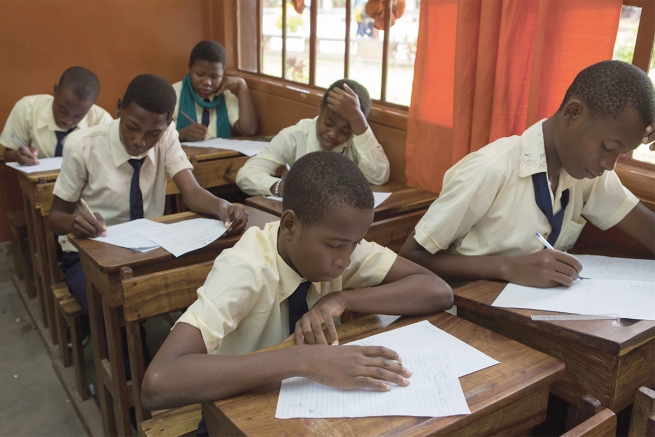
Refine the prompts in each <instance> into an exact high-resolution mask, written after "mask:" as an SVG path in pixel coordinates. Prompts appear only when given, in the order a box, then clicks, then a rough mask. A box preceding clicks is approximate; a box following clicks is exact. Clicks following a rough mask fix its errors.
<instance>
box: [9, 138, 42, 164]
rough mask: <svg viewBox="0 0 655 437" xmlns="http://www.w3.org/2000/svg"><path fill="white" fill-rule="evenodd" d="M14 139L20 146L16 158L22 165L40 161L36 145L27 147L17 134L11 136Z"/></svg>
mask: <svg viewBox="0 0 655 437" xmlns="http://www.w3.org/2000/svg"><path fill="white" fill-rule="evenodd" d="M11 139H12V141H13V142H14V144H15V145H16V146H17V147H18V148H17V149H16V160H17V161H18V163H19V164H20V165H36V164H38V163H39V160H38V158H39V152H38V150H36V149H35V148H34V147H27V146H26V145H25V144H24V143H23V142H22V141H21V140H20V139H19V138H18V137H17V136H16V135H13V134H12V136H11Z"/></svg>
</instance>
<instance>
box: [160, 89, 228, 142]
mask: <svg viewBox="0 0 655 437" xmlns="http://www.w3.org/2000/svg"><path fill="white" fill-rule="evenodd" d="M182 82H183V81H179V82H177V83H174V84H173V89H174V90H175V95H176V96H177V102H176V103H175V112H173V123H174V124H175V125H177V121H178V119H180V117H181V118H185V117H184V116H183V115H182V114H180V94H181V93H182ZM222 95H223V96H224V98H225V105H226V107H227V119H228V121H229V124H230V127H233V126H234V123H236V122H237V121H239V98H238V97H237V96H235V95H234V94H233V93H232V92H231V91H230V90H225V92H223V93H222ZM217 98H219V96H211V97H209V98H208V99H209V101H210V102H213V101H214V99H217ZM194 107H195V114H187V115H189V116H195V119H196V122H197V123H202V117H203V110H204V109H203V108H202V107H201V106H200V105H198V104H197V103H194ZM208 112H209V120H208V125H207V134H206V135H205V138H204V139H205V140H210V139H212V138H218V133H217V127H216V126H217V110H216V109H214V108H212V109H208ZM185 113H186V111H185ZM221 138H223V136H221Z"/></svg>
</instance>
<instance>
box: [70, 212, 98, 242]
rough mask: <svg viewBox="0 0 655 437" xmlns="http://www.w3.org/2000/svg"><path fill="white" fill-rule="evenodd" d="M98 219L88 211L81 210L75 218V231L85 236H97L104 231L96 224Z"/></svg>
mask: <svg viewBox="0 0 655 437" xmlns="http://www.w3.org/2000/svg"><path fill="white" fill-rule="evenodd" d="M97 223H98V222H97V220H96V219H95V217H94V216H93V215H91V214H90V213H88V212H86V211H80V212H78V213H77V214H75V217H74V219H73V233H74V234H76V235H79V236H84V237H97V236H98V235H100V233H101V232H102V231H101V230H98V229H97V228H96V226H95V224H97Z"/></svg>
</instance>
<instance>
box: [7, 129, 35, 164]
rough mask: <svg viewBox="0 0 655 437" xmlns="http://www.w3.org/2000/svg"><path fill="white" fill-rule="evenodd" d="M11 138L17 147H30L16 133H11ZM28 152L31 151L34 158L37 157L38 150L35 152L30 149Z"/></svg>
mask: <svg viewBox="0 0 655 437" xmlns="http://www.w3.org/2000/svg"><path fill="white" fill-rule="evenodd" d="M11 139H12V141H13V142H14V144H15V145H17V146H18V147H25V148H26V149H27V150H29V149H30V148H29V147H27V146H26V145H25V144H24V143H23V142H22V141H21V140H20V138H18V137H17V136H16V135H14V134H11ZM30 152H31V153H32V155H34V158H38V155H39V152H37V151H36V150H30Z"/></svg>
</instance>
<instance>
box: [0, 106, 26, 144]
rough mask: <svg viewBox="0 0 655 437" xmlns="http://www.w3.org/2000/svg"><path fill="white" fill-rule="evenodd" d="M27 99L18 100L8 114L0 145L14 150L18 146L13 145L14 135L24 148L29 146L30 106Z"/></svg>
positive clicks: (0, 136) (0, 135) (0, 137)
mask: <svg viewBox="0 0 655 437" xmlns="http://www.w3.org/2000/svg"><path fill="white" fill-rule="evenodd" d="M26 99H27V98H26V97H24V98H22V99H20V100H19V101H18V102H16V104H15V105H14V107H13V108H12V109H11V112H10V113H9V117H7V122H6V123H5V127H4V129H3V130H2V134H0V145H3V146H4V147H6V148H8V149H11V150H16V149H18V145H17V144H15V143H14V140H13V138H12V135H14V136H15V137H16V138H17V139H18V140H19V141H20V142H21V143H23V144H24V145H25V146H27V147H29V146H30V130H31V129H32V126H31V122H30V114H29V112H30V107H29V106H30V105H29V102H28V100H26Z"/></svg>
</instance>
